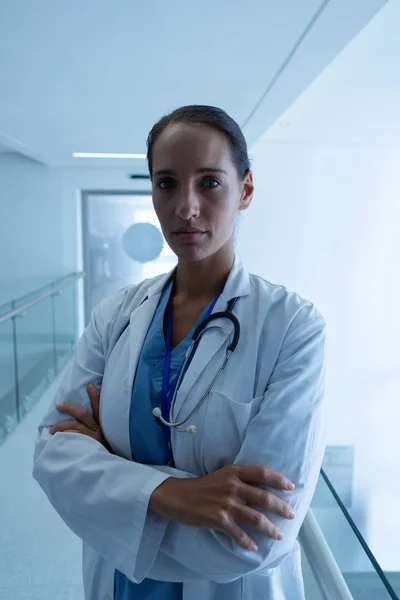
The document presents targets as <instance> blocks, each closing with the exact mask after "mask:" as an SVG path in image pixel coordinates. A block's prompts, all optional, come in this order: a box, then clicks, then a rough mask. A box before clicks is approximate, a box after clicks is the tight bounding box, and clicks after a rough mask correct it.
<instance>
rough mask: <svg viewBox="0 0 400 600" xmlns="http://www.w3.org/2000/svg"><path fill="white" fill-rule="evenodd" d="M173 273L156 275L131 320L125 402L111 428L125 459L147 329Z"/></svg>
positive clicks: (115, 415)
mask: <svg viewBox="0 0 400 600" xmlns="http://www.w3.org/2000/svg"><path fill="white" fill-rule="evenodd" d="M170 276H171V274H170V273H169V274H168V275H166V276H164V277H161V278H157V280H156V282H155V283H154V284H153V285H152V286H151V287H150V288H149V289H148V291H147V294H146V295H145V296H144V298H143V300H139V306H138V307H137V308H136V309H134V310H133V312H132V314H131V316H130V319H129V362H128V364H127V371H128V377H126V378H125V379H124V382H123V388H124V390H123V403H122V406H121V407H120V409H119V410H118V411H114V412H113V419H112V423H113V427H112V428H111V426H110V425H109V427H108V431H109V433H110V439H115V440H118V444H117V446H118V451H119V452H120V453H121V454H123V456H125V457H126V458H130V457H131V444H130V419H129V415H130V408H131V397H132V388H133V381H134V378H135V374H136V369H137V365H138V362H139V358H140V353H141V350H142V346H143V343H144V341H145V338H146V335H147V331H148V329H149V327H150V324H151V321H152V319H153V316H154V313H155V311H156V309H157V306H158V302H159V300H160V296H161V293H162V290H163V287H164V285H165V284H166V282H167V281H168V279H169V277H170ZM121 360H123V358H122V359H121ZM110 421H111V420H110ZM110 428H111V429H110Z"/></svg>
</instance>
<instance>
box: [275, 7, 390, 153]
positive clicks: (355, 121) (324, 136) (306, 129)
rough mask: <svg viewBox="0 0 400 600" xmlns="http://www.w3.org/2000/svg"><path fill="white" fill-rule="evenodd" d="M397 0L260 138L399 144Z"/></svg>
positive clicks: (286, 140)
mask: <svg viewBox="0 0 400 600" xmlns="http://www.w3.org/2000/svg"><path fill="white" fill-rule="evenodd" d="M399 26H400V0H390V2H388V3H387V4H386V5H385V6H384V8H383V9H382V10H381V11H380V12H379V14H377V15H376V17H375V18H374V19H373V20H372V21H371V22H370V23H369V24H368V26H367V27H365V29H363V31H361V32H360V33H359V35H358V36H356V37H355V38H354V40H353V41H352V42H351V43H350V44H349V45H348V46H347V47H346V48H345V49H344V50H343V51H342V52H341V53H340V54H339V55H338V56H337V58H336V59H335V60H334V61H333V62H332V63H331V64H330V65H329V66H328V67H327V68H326V69H325V70H324V71H323V72H322V73H321V75H320V76H319V77H318V78H317V79H316V80H315V81H314V82H313V83H312V84H311V85H310V86H309V88H308V89H306V90H305V91H304V93H303V94H301V95H300V97H299V98H298V99H297V100H296V101H295V102H294V103H293V104H292V105H291V106H290V108H289V109H288V110H287V111H285V113H284V114H283V115H282V116H281V118H279V119H278V120H277V121H276V123H275V124H274V125H273V126H272V127H271V128H269V130H268V131H267V132H266V133H265V135H264V136H263V140H269V141H274V142H281V143H290V144H293V143H300V144H320V145H321V144H322V145H326V144H329V145H335V144H337V145H341V146H348V147H351V146H364V145H368V146H370V145H374V146H383V145H387V146H400V67H399V65H400V36H399Z"/></svg>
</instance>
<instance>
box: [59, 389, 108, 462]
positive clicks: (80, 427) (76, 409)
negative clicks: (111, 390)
mask: <svg viewBox="0 0 400 600" xmlns="http://www.w3.org/2000/svg"><path fill="white" fill-rule="evenodd" d="M87 390H88V394H89V398H90V402H91V405H92V410H93V415H91V414H90V412H89V411H88V410H87V409H86V408H84V407H83V406H81V405H80V404H75V403H74V402H65V403H64V404H57V406H56V408H57V410H58V411H59V412H61V413H66V414H67V415H71V417H74V419H68V420H67V421H60V422H59V423H56V425H53V427H52V428H51V429H50V433H51V435H53V434H54V433H57V432H58V431H63V432H71V433H82V434H83V435H88V436H89V437H91V438H93V439H94V440H96V441H97V442H100V444H102V445H103V446H104V447H105V448H107V450H108V451H109V452H111V448H110V446H109V445H108V443H107V441H106V439H105V437H104V434H103V430H102V429H101V426H100V390H98V389H97V388H96V386H94V385H93V384H89V385H88V388H87Z"/></svg>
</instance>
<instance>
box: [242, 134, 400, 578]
mask: <svg viewBox="0 0 400 600" xmlns="http://www.w3.org/2000/svg"><path fill="white" fill-rule="evenodd" d="M399 159H400V148H399V147H395V146H392V147H384V146H380V147H378V146H376V147H372V146H358V147H353V148H348V147H347V148H345V147H339V146H336V147H334V146H314V145H308V144H290V143H285V144H282V143H271V142H268V141H264V142H262V143H260V145H259V146H258V147H257V148H256V149H255V151H254V171H255V184H256V190H257V192H256V194H255V198H254V202H253V205H252V207H251V209H250V210H249V211H248V213H247V214H246V216H245V218H244V219H243V220H242V223H241V226H240V234H239V243H238V250H239V253H240V255H241V256H242V258H243V259H244V262H245V264H246V265H247V266H248V268H249V269H250V270H251V271H254V272H256V273H258V274H260V275H261V276H263V277H265V278H266V279H268V280H271V281H273V282H276V283H283V284H284V285H286V286H287V287H288V288H289V289H291V290H293V291H297V292H298V293H300V294H301V295H302V296H303V297H306V298H308V299H310V300H312V301H313V302H314V303H315V304H316V305H317V307H318V308H319V309H320V311H321V312H322V313H323V314H324V316H325V318H326V320H327V324H328V361H327V367H328V368H327V403H326V406H327V416H328V419H327V424H328V430H327V443H328V445H334V446H336V445H351V446H353V447H354V452H355V455H354V456H355V458H354V466H353V508H352V510H351V513H352V515H353V516H354V518H355V519H356V523H357V524H358V525H359V526H361V530H362V533H363V535H364V536H365V538H366V540H367V542H368V543H369V544H370V546H371V548H372V549H373V551H374V552H375V553H376V556H377V557H378V560H379V561H380V563H381V565H382V566H383V567H384V568H386V569H387V570H396V569H398V563H397V562H396V560H397V559H396V553H395V552H393V547H392V546H390V544H389V545H388V544H387V540H388V539H397V537H398V535H399V534H400V528H399V527H400V521H398V520H393V514H392V512H391V511H386V512H385V506H395V505H396V504H397V502H398V498H399V496H400V483H399V481H398V478H397V476H396V473H397V470H398V464H399V461H400V439H399V436H398V424H399V421H400V402H399V398H400V368H399V360H400V359H399V356H400V355H399V348H400V318H399V297H400V268H399V263H400V201H399V194H400V177H399V175H398V164H399ZM337 476H339V477H340V475H339V473H338V475H337ZM382 509H383V511H382ZM329 518H330V517H329ZM329 518H328V520H329ZM338 531H342V529H341V525H340V527H339V528H338ZM396 536H397V537H396Z"/></svg>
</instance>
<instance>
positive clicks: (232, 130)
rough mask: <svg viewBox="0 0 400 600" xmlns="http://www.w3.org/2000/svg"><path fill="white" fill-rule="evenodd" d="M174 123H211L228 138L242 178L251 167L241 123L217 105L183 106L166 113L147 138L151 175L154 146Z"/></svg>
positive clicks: (151, 173) (235, 163)
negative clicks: (165, 130)
mask: <svg viewBox="0 0 400 600" xmlns="http://www.w3.org/2000/svg"><path fill="white" fill-rule="evenodd" d="M172 123H198V124H201V125H209V126H210V127H214V128H215V129H218V130H219V131H221V132H222V133H223V134H224V135H225V136H226V137H227V138H228V142H229V146H230V149H231V154H232V160H233V164H234V165H235V168H236V170H237V173H238V175H239V177H240V179H243V178H244V176H245V175H246V173H247V171H249V169H250V159H249V157H248V154H247V144H246V140H245V138H244V135H243V133H242V130H241V129H240V127H239V125H238V124H237V123H236V121H234V120H233V119H232V117H230V116H229V115H228V114H227V113H226V112H225V111H223V110H222V109H221V108H216V107H215V106H200V105H191V106H182V108H177V109H176V110H174V111H173V112H172V113H170V114H169V115H166V116H165V117H163V118H162V119H160V121H158V123H156V124H155V125H154V127H153V128H152V130H151V131H150V133H149V136H148V138H147V162H148V165H149V171H150V177H152V175H153V148H154V144H155V143H156V141H157V139H158V138H159V137H160V135H161V134H162V132H163V131H164V129H166V128H167V127H168V125H171V124H172Z"/></svg>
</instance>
